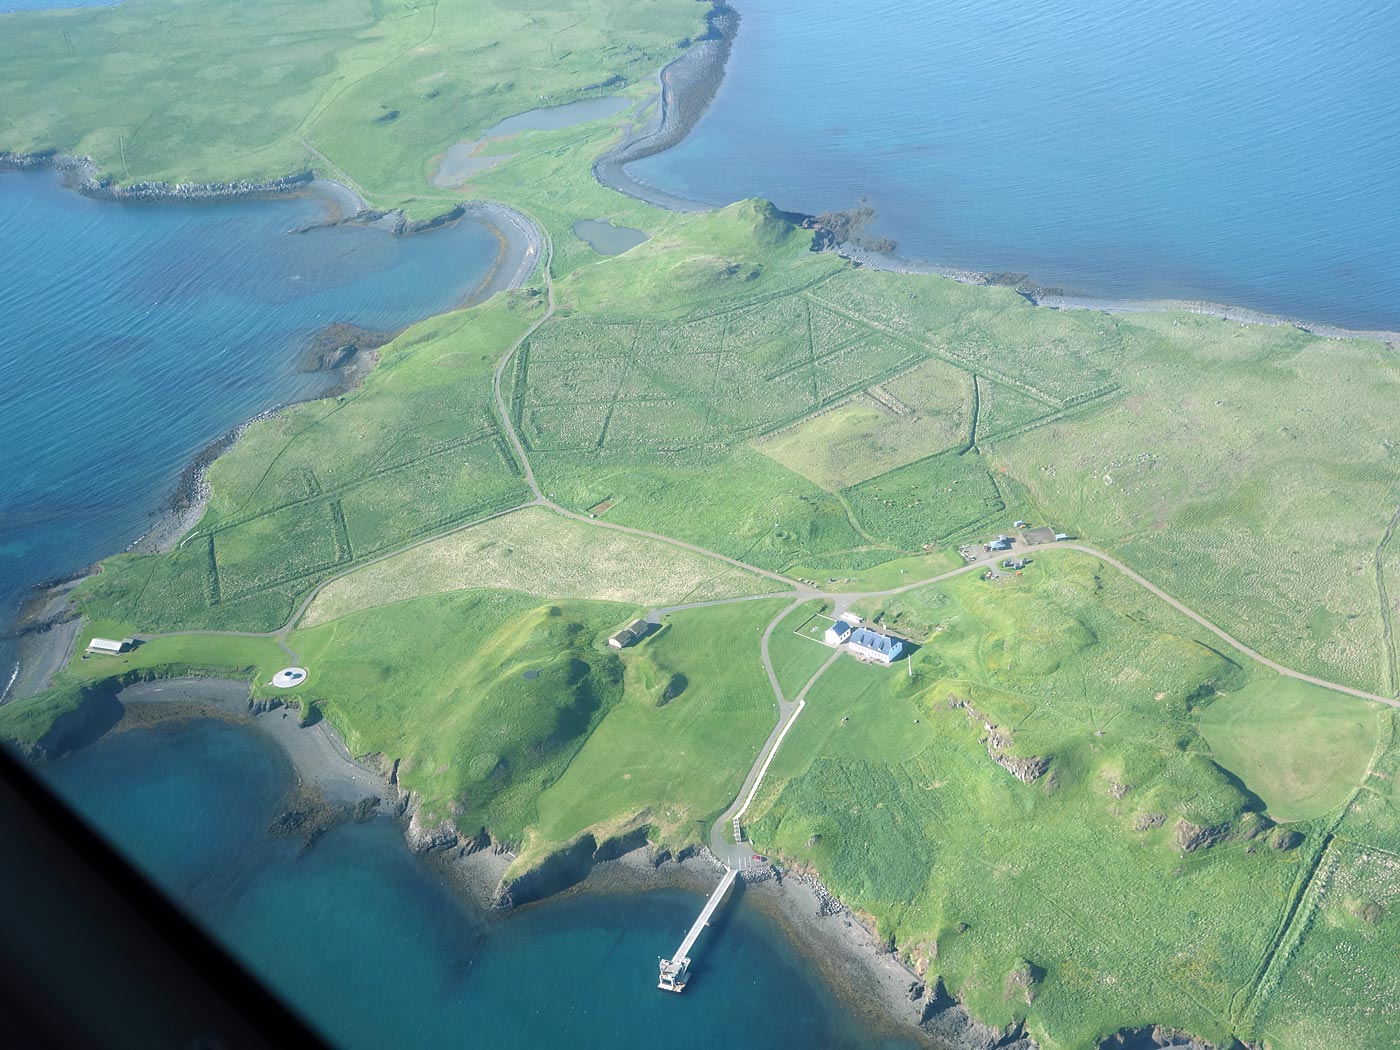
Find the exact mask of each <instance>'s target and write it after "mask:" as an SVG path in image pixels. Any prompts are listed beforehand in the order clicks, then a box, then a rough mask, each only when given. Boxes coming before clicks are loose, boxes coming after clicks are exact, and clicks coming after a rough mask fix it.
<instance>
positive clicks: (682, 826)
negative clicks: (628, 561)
mask: <svg viewBox="0 0 1400 1050" xmlns="http://www.w3.org/2000/svg"><path fill="white" fill-rule="evenodd" d="M782 608H783V603H782V601H781V600H776V601H766V602H744V603H740V604H738V605H735V606H732V607H727V608H726V607H718V608H708V609H691V610H688V611H685V612H680V613H675V614H673V615H671V616H669V617H667V619H666V623H665V624H664V626H663V628H662V629H661V630H660V632H658V633H656V634H653V635H652V636H651V637H650V638H648V639H646V640H645V641H643V642H642V643H641V644H640V645H639V646H637V647H636V648H633V649H627V650H624V651H623V654H622V660H623V662H624V664H625V666H626V673H625V682H626V691H625V695H624V697H623V699H622V700H621V701H620V702H619V703H617V704H616V705H615V706H613V707H612V708H611V709H610V710H609V711H608V712H607V714H606V715H605V717H604V718H603V720H602V722H601V723H600V724H599V726H598V727H597V729H596V730H595V731H594V732H593V733H592V734H591V735H590V736H589V738H588V741H587V743H586V744H584V746H583V747H582V749H581V750H580V751H579V753H578V754H577V756H576V757H575V758H574V759H573V761H572V762H571V763H570V764H569V767H568V769H567V771H566V772H564V774H563V775H562V776H561V777H560V778H559V779H558V780H557V781H556V782H555V783H554V784H552V785H551V786H549V787H548V788H547V789H546V790H544V791H543V793H542V794H541V795H540V797H539V802H538V807H539V821H538V824H537V825H536V828H535V831H536V836H537V839H536V840H535V841H534V842H533V843H532V848H531V850H530V852H529V853H528V854H527V855H525V856H524V857H523V859H522V863H524V864H528V863H529V862H530V861H531V860H538V859H540V858H541V857H542V856H543V855H545V852H547V847H548V846H549V845H551V844H559V843H564V842H567V841H569V840H571V839H573V838H574V837H576V836H577V835H578V834H579V833H580V832H582V831H583V830H585V829H588V828H595V829H603V830H607V829H611V828H617V827H621V826H624V825H626V824H628V823H633V822H645V823H649V824H650V825H651V826H652V827H653V828H654V829H655V830H656V831H657V833H658V834H659V836H660V837H661V838H662V839H663V840H665V841H667V842H668V843H675V844H677V845H679V844H681V843H684V842H694V841H703V840H704V838H705V836H706V834H707V833H708V829H709V824H710V823H711V822H712V821H713V820H714V819H715V818H716V817H717V816H718V815H719V814H720V812H721V811H722V810H723V809H724V808H725V807H726V806H728V805H729V804H730V803H731V802H733V801H734V796H735V795H736V794H737V793H738V790H739V785H740V784H742V783H743V780H744V776H745V774H746V773H747V772H748V770H749V767H750V766H751V765H753V762H754V758H755V756H756V755H757V754H758V749H759V747H761V746H762V744H763V741H764V740H765V739H767V737H768V734H769V732H770V731H771V730H772V728H773V726H774V725H775V724H776V723H777V719H778V711H777V705H776V704H775V703H774V700H773V691H772V689H771V688H770V687H769V685H768V676H767V675H766V674H765V673H764V671H763V666H762V664H761V662H760V660H759V641H760V639H761V637H762V633H763V629H764V628H765V627H766V626H767V625H768V622H769V621H770V620H772V618H773V617H774V616H775V615H777V613H778V612H779V611H780V610H781V609H782Z"/></svg>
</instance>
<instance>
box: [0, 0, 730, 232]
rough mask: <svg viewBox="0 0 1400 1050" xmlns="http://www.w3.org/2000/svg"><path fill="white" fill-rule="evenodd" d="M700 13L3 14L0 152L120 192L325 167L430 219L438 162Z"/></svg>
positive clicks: (210, 5)
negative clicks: (56, 156)
mask: <svg viewBox="0 0 1400 1050" xmlns="http://www.w3.org/2000/svg"><path fill="white" fill-rule="evenodd" d="M703 13H704V12H703V9H702V8H700V7H699V6H698V5H695V4H688V3H687V4H666V3H647V4H642V5H640V6H638V5H631V6H629V7H628V8H627V9H626V10H625V11H624V10H621V9H619V8H617V7H616V6H613V5H604V6H594V5H590V4H588V3H584V2H582V0H563V2H561V3H556V4H551V5H550V6H549V7H548V9H539V10H533V9H532V10H523V9H520V8H518V7H517V6H515V5H512V4H509V3H502V2H499V0H483V2H480V3H474V4H471V5H460V4H457V5H454V4H446V5H443V4H431V5H426V6H425V5H419V4H416V3H409V2H389V3H369V2H366V0H331V2H330V3H327V4H321V5H318V7H317V9H316V17H315V20H314V25H308V24H307V12H306V8H305V6H304V5H302V4H296V3H287V2H285V0H256V2H253V3H247V4H242V5H240V6H239V7H238V8H237V9H236V10H235V11H230V10H229V8H228V6H227V5H226V4H222V3H219V2H217V0H181V2H179V3H175V4H170V3H164V2H160V0H127V2H125V3H123V4H121V5H120V6H117V7H109V8H88V9H78V10H72V11H54V12H38V13H33V14H26V15H24V16H22V17H13V16H6V21H5V33H4V34H3V38H0V61H3V64H4V68H5V70H6V76H5V87H6V101H7V105H6V107H5V116H4V118H0V139H3V146H4V147H5V148H11V149H17V150H37V149H47V148H55V147H56V148H58V149H61V150H64V151H67V152H70V153H77V154H86V155H90V156H91V157H93V159H94V160H95V161H96V162H97V164H98V166H99V167H100V168H101V169H102V170H103V171H105V172H108V173H110V174H111V175H112V176H114V177H115V178H116V179H118V180H119V181H122V182H136V181H142V180H155V179H164V180H168V181H172V182H174V181H198V182H204V181H227V180H232V179H266V178H273V177H277V176H281V175H286V174H289V173H292V172H296V171H302V170H305V169H306V168H308V167H310V166H315V167H318V168H321V169H325V168H326V167H327V162H326V160H322V159H321V158H322V157H324V158H327V159H328V161H329V162H330V163H331V164H333V165H334V166H335V169H336V170H337V171H344V172H346V173H348V175H349V177H350V178H352V179H353V180H354V181H355V182H356V183H357V185H358V186H359V187H361V188H362V189H363V190H364V192H365V193H366V194H367V195H368V196H369V197H370V199H371V200H372V202H373V203H374V204H376V205H378V206H407V207H408V209H409V210H410V211H412V212H414V213H418V214H432V213H434V212H441V211H444V210H446V208H447V207H450V206H451V204H452V203H453V201H454V200H455V199H460V194H459V193H455V192H453V191H447V190H436V189H434V188H433V187H432V186H431V185H430V183H429V181H428V179H429V176H430V174H431V171H432V168H433V158H434V157H435V156H436V155H437V154H440V153H442V152H443V151H444V150H446V148H447V147H448V146H450V145H452V144H453V143H455V142H457V141H459V140H462V139H470V138H473V137H475V136H476V135H477V134H479V133H480V132H481V131H482V130H483V129H484V128H486V127H489V126H491V125H493V124H495V123H497V122H498V121H500V120H501V119H503V118H505V117H508V116H512V115H514V114H517V113H522V112H525V111H527V110H530V109H533V108H535V107H537V106H546V105H560V104H562V103H565V102H570V101H573V100H575V99H578V98H583V97H592V96H598V95H603V94H608V93H610V92H611V93H616V92H618V91H621V90H625V89H626V87H627V86H628V85H629V84H636V83H638V82H642V81H647V80H649V79H650V78H651V77H652V76H653V75H654V73H655V71H656V69H657V68H658V67H660V66H661V65H662V64H663V63H664V62H666V61H668V60H669V59H670V58H671V57H673V56H674V54H675V49H676V45H677V44H678V43H679V42H680V41H681V40H683V39H687V38H690V37H693V36H696V35H698V34H699V33H700V32H701V31H702V30H703ZM622 41H625V43H623V42H622ZM153 46H154V47H155V48H156V49H157V50H153ZM157 55H158V57H157ZM524 71H528V75H522V73H523V72H524ZM313 150H314V151H316V152H313ZM506 167H507V168H509V167H510V165H507V166H506ZM333 173H334V172H333Z"/></svg>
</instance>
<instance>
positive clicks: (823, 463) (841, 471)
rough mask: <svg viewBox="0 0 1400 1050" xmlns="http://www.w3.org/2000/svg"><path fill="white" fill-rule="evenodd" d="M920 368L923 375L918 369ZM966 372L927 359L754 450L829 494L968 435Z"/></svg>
mask: <svg viewBox="0 0 1400 1050" xmlns="http://www.w3.org/2000/svg"><path fill="white" fill-rule="evenodd" d="M925 373H927V374H925ZM970 395H971V377H970V376H968V375H967V373H965V372H961V371H959V370H958V369H955V368H951V367H949V366H948V365H945V364H943V363H942V362H941V361H926V362H924V363H923V364H921V365H919V366H918V367H917V368H915V369H913V370H912V371H911V372H906V373H904V374H903V375H900V376H896V377H895V378H894V379H893V380H890V381H888V382H886V383H883V384H880V385H877V386H875V387H874V388H872V389H871V390H870V391H869V392H862V393H859V394H856V395H854V396H853V397H852V398H851V399H850V400H848V401H843V402H841V403H839V404H836V405H833V406H831V407H830V408H827V409H824V410H823V411H821V412H819V413H817V414H816V415H813V416H810V417H808V418H806V419H803V420H801V421H800V422H798V423H796V424H793V425H791V426H789V427H786V428H784V429H782V430H779V431H776V432H774V433H770V434H768V435H765V436H764V437H762V438H760V439H758V440H756V441H755V442H754V447H755V448H756V449H758V450H759V451H760V452H762V453H763V454H764V455H766V456H771V457H772V458H774V459H776V460H777V461H778V462H779V463H781V464H783V466H785V467H787V468H788V469H790V470H794V471H796V472H797V473H799V474H801V475H802V476H803V477H805V478H808V479H810V480H811V481H814V482H816V484H818V485H820V486H821V487H822V488H824V489H827V490H829V491H833V492H834V491H836V490H838V489H843V488H847V487H848V486H851V485H856V484H859V483H860V482H862V481H867V480H869V479H870V478H873V477H875V476H877V475H879V474H883V473H885V472H887V471H890V470H893V469H894V468H896V467H901V466H904V465H905V464H906V463H911V462H913V461H914V460H917V459H922V458H923V457H924V456H928V455H931V454H933V453H935V452H941V451H943V450H944V449H950V448H957V447H961V446H962V445H964V444H965V443H966V442H967V441H969V440H970V427H971V420H970V418H969V416H970V406H969V398H970Z"/></svg>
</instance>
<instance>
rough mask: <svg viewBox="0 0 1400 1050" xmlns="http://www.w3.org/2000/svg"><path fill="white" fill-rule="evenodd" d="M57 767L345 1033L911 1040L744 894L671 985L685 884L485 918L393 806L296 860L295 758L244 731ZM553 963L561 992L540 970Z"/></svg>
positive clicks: (111, 746)
mask: <svg viewBox="0 0 1400 1050" xmlns="http://www.w3.org/2000/svg"><path fill="white" fill-rule="evenodd" d="M45 776H46V779H48V780H49V782H50V783H51V784H52V785H53V786H54V787H55V788H56V789H57V790H58V791H59V793H60V794H61V795H62V796H63V797H65V798H66V799H67V800H69V801H70V802H71V803H72V804H73V805H75V807H76V808H77V809H78V810H79V811H80V812H82V813H83V814H84V815H85V816H87V817H88V818H89V819H91V820H92V821H93V822H94V823H95V824H96V825H97V826H98V827H100V828H102V829H103V831H104V832H106V834H107V835H109V836H110V837H111V838H112V839H114V840H115V841H116V842H118V843H120V844H121V845H122V846H123V847H124V848H125V849H127V850H128V851H129V853H130V855H131V856H132V857H133V858H134V859H135V860H136V861H137V862H138V863H139V864H140V865H141V866H142V867H144V868H145V869H147V870H148V871H149V872H150V873H152V874H153V875H154V876H155V877H156V878H157V880H158V881H159V882H160V883H161V884H162V885H164V886H165V887H166V888H167V889H168V890H169V892H171V893H172V894H173V895H174V896H175V898H176V899H177V900H179V901H181V902H182V903H184V904H185V905H186V906H187V907H188V908H189V909H190V911H191V912H192V914H194V915H197V916H199V917H200V918H201V919H202V920H203V921H204V922H205V923H206V924H207V926H208V927H209V928H210V929H211V930H212V931H213V932H214V933H216V934H217V935H218V936H219V937H220V938H222V939H223V940H225V942H226V943H228V944H229V945H230V946H231V947H232V948H233V949H234V950H235V951H236V952H237V953H238V954H240V955H242V956H243V957H244V958H245V959H246V960H247V961H248V962H249V963H251V964H252V965H253V966H254V967H255V968H256V969H257V971H258V972H259V973H261V974H263V975H265V976H266V977H268V978H269V979H271V980H272V981H273V982H274V983H275V984H276V985H277V987H279V988H281V989H284V990H285V991H286V992H287V993H288V996H289V998H290V1000H291V1001H292V1002H294V1003H295V1004H296V1005H297V1006H298V1007H299V1008H300V1009H301V1010H302V1011H303V1012H304V1013H305V1014H306V1016H307V1017H308V1018H309V1019H310V1020H311V1021H312V1022H313V1023H315V1024H317V1025H318V1026H320V1027H321V1028H322V1029H323V1030H324V1031H325V1033H326V1034H327V1035H328V1036H329V1037H330V1038H331V1039H332V1040H333V1041H335V1042H336V1043H338V1044H340V1045H343V1046H349V1047H360V1046H363V1047H374V1048H384V1047H390V1046H431V1045H439V1044H441V1045H467V1046H493V1045H495V1046H514V1047H541V1048H547V1047H567V1048H569V1050H589V1048H594V1047H598V1048H604V1047H606V1048H609V1050H629V1048H633V1047H637V1048H641V1047H653V1046H666V1047H670V1048H675V1050H689V1048H694V1050H701V1048H708V1047H713V1046H715V1045H717V1044H718V1045H724V1046H729V1047H739V1048H745V1047H770V1046H792V1047H803V1048H810V1050H846V1048H854V1047H879V1046H883V1047H885V1048H887V1050H899V1048H900V1046H901V1044H898V1043H887V1042H886V1043H882V1042H880V1041H879V1040H876V1039H873V1038H871V1037H869V1036H867V1035H866V1034H864V1033H863V1031H862V1028H861V1025H860V1024H859V1022H858V1021H857V1020H856V1019H855V1018H853V1017H852V1016H850V1015H849V1014H847V1013H845V1012H844V1011H843V1010H842V1008H841V1007H840V1006H839V1004H838V1003H837V1002H836V1000H835V999H834V998H833V997H832V994H831V992H830V991H829V990H828V989H826V988H824V987H823V985H822V984H821V983H820V982H819V981H818V979H817V978H816V976H815V975H814V974H813V973H812V972H811V971H810V970H809V968H808V966H807V965H806V964H805V963H804V962H803V961H802V960H801V959H800V958H798V957H796V956H795V955H794V953H793V951H792V949H791V948H790V947H789V946H788V945H787V943H786V942H785V941H784V939H783V938H782V936H781V935H780V933H779V931H778V930H777V929H776V928H775V927H774V926H773V924H772V923H771V922H770V921H768V920H766V919H764V918H763V917H762V916H760V915H758V914H756V913H755V912H754V911H753V909H752V908H748V907H745V906H744V903H743V902H742V900H741V901H739V902H738V904H737V906H735V905H733V904H732V903H731V906H730V907H729V909H728V911H727V912H726V914H725V917H724V918H723V919H722V920H721V921H720V922H719V923H717V924H716V925H715V926H714V927H712V928H711V929H710V930H709V931H708V932H707V933H706V934H705V939H704V940H702V942H701V945H700V951H699V953H698V954H697V956H696V958H697V964H696V968H695V970H694V979H693V983H692V985H691V987H690V988H689V989H688V990H687V991H686V993H685V995H683V996H679V997H677V996H670V995H666V994H665V993H662V992H658V991H657V990H656V988H655V979H656V960H657V957H658V956H661V955H665V954H667V953H668V952H669V951H670V949H672V948H674V947H675V945H674V943H673V942H674V941H676V940H678V939H679V938H680V936H681V934H683V933H684V932H685V929H686V928H687V927H688V926H689V925H690V923H691V922H692V921H693V919H694V917H695V913H696V912H697V911H698V910H699V907H700V904H701V900H700V898H699V897H696V896H693V895H691V894H687V893H681V892H676V891H660V892H650V893H645V894H626V895H623V894H616V895H589V896H581V897H573V898H569V899H566V900H562V901H552V902H545V903H544V904H540V905H534V906H531V907H529V908H526V909H522V910H521V912H520V913H518V914H516V915H513V916H511V917H510V918H508V919H506V920H504V921H501V920H499V919H491V918H488V917H485V916H482V915H478V914H474V913H473V912H471V911H469V910H468V909H467V908H466V907H464V906H463V904H462V903H460V901H459V899H458V898H457V897H456V896H454V894H453V893H452V892H451V890H450V889H449V888H448V887H447V886H445V885H443V884H442V883H441V882H440V881H439V878H438V876H437V875H436V873H435V872H434V871H433V870H432V869H431V868H430V867H429V866H427V865H425V864H424V863H422V862H421V861H420V860H419V859H417V858H415V857H414V856H412V855H411V854H410V853H409V852H408V850H407V848H406V847H405V846H404V843H403V839H402V836H401V835H400V833H399V831H398V829H397V827H396V826H395V825H394V824H393V823H392V822H390V821H389V820H387V819H378V820H375V821H372V822H370V823H368V824H365V825H353V824H352V825H345V826H341V827H339V828H337V829H335V830H333V831H331V832H330V833H329V834H327V835H326V836H325V837H324V838H322V839H321V840H320V841H319V842H318V843H317V844H316V846H315V847H314V848H313V849H311V850H310V851H309V852H308V853H307V854H306V855H304V856H301V857H298V856H297V844H296V843H294V842H291V841H288V840H280V839H269V838H268V837H267V836H266V835H265V834H264V829H265V827H266V826H267V823H268V822H269V821H270V820H271V819H272V817H273V816H274V815H275V814H276V812H277V808H276V807H277V801H278V798H279V797H280V793H281V791H282V790H283V788H284V787H285V785H286V784H287V782H288V781H287V771H286V769H285V766H284V762H283V759H282V758H281V755H280V754H279V753H277V752H275V751H273V750H272V746H271V745H270V744H268V743H267V742H265V741H264V740H263V739H262V738H261V737H260V736H258V735H257V734H255V733H254V732H252V731H250V730H248V729H245V728H242V727H239V726H233V725H229V724H226V723H222V722H207V721H206V722H195V723H185V724H181V725H178V726H166V727H162V728H158V729H145V730H134V731H131V732H128V733H120V734H117V735H115V736H111V737H108V738H106V739H104V740H102V741H99V742H98V743H97V744H95V745H93V746H91V747H89V748H87V749H86V750H84V751H81V752H78V753H77V754H76V755H73V756H71V757H69V758H66V759H64V760H62V761H60V762H57V763H54V764H52V765H50V766H49V767H47V769H46V772H45ZM544 974H547V975H550V976H552V977H553V978H555V979H554V980H553V981H551V983H550V984H549V986H548V987H541V986H540V985H539V984H537V983H532V979H533V978H536V977H538V976H539V975H544ZM464 1033H469V1035H468V1036H464Z"/></svg>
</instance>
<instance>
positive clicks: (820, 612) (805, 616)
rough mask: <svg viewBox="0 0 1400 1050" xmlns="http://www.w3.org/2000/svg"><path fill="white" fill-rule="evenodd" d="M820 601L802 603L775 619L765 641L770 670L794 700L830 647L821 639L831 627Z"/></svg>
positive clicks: (826, 656)
mask: <svg viewBox="0 0 1400 1050" xmlns="http://www.w3.org/2000/svg"><path fill="white" fill-rule="evenodd" d="M829 611H830V610H829V608H828V607H827V606H826V604H825V603H823V602H819V601H816V602H804V603H803V604H802V605H799V606H798V607H797V608H796V609H794V610H793V611H792V612H790V613H788V615H787V616H785V617H783V619H782V620H780V621H779V622H778V626H777V627H775V628H773V634H772V636H771V637H770V638H769V640H768V657H769V659H771V660H772V661H773V673H774V674H776V675H777V676H778V685H780V686H781V687H782V690H783V695H784V696H785V697H786V698H787V699H788V700H795V699H796V698H797V694H798V693H800V692H801V691H802V687H803V686H804V685H806V684H807V682H808V680H809V679H811V677H812V675H814V674H816V673H817V672H818V671H819V670H821V666H822V664H824V663H826V661H827V660H828V659H829V658H830V657H831V652H832V650H831V649H830V648H828V647H827V645H826V643H824V642H823V641H822V635H823V634H825V633H826V629H827V628H828V627H830V626H831V620H830V619H829V617H828V616H827V615H824V614H825V613H828V612H829Z"/></svg>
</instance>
